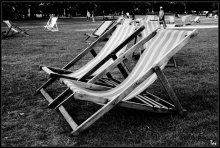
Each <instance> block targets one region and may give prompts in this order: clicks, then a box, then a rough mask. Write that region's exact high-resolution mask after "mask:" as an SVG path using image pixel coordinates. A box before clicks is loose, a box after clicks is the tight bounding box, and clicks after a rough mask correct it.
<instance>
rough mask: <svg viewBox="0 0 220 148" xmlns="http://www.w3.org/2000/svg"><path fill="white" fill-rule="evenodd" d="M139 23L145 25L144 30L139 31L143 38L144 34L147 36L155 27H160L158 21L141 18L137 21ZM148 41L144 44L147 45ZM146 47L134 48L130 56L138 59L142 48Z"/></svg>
mask: <svg viewBox="0 0 220 148" xmlns="http://www.w3.org/2000/svg"><path fill="white" fill-rule="evenodd" d="M139 25H140V26H141V25H144V26H145V30H144V31H142V33H141V38H145V37H146V36H148V35H149V34H151V33H152V32H153V31H155V30H156V29H159V28H161V26H160V23H159V21H146V20H141V21H140V22H139ZM147 44H148V43H146V44H145V46H147ZM144 49H146V48H139V49H138V50H136V51H135V52H134V53H133V55H132V57H133V58H134V59H136V60H137V59H139V57H140V55H141V53H142V52H143V50H144Z"/></svg>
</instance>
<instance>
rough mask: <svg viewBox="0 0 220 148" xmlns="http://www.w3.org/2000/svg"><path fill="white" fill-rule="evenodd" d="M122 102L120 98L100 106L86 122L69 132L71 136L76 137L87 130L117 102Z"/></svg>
mask: <svg viewBox="0 0 220 148" xmlns="http://www.w3.org/2000/svg"><path fill="white" fill-rule="evenodd" d="M120 100H122V98H118V97H117V98H115V99H113V100H111V101H109V102H108V103H107V104H105V105H104V106H102V107H101V108H100V109H99V110H98V111H97V112H95V113H94V114H93V115H92V116H90V117H89V118H88V119H87V120H85V121H84V122H83V123H82V124H81V125H79V126H78V127H76V129H75V130H73V131H72V132H71V134H73V135H78V134H79V133H80V132H82V131H84V130H85V129H87V128H88V127H89V126H91V125H92V124H93V123H94V122H95V121H97V120H98V119H99V118H101V117H102V116H103V115H104V114H105V113H107V112H108V111H109V110H111V109H112V108H113V107H114V106H116V105H117V104H118V102H119V101H120Z"/></svg>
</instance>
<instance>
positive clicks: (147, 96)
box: [49, 29, 198, 135]
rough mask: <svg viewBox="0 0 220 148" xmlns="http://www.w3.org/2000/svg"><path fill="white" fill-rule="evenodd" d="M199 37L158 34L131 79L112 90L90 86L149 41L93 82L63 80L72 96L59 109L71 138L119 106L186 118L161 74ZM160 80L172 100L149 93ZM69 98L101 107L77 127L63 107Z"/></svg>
mask: <svg viewBox="0 0 220 148" xmlns="http://www.w3.org/2000/svg"><path fill="white" fill-rule="evenodd" d="M197 33H198V31H197V30H168V29H161V30H159V31H158V32H157V34H156V35H155V36H154V37H153V38H152V39H151V41H150V43H149V46H148V47H147V48H148V49H146V50H144V52H143V54H142V55H141V57H140V59H139V60H138V62H137V64H136V66H135V67H134V68H133V70H132V71H131V73H130V74H129V76H128V77H127V78H126V79H125V80H124V81H123V82H121V83H120V84H118V85H117V86H115V87H113V88H106V89H103V88H96V90H92V89H90V86H91V83H90V82H91V81H92V82H95V81H96V80H97V79H100V78H101V76H103V75H105V74H107V73H108V72H109V71H111V70H113V69H114V68H115V67H116V66H117V65H118V64H119V63H120V62H122V61H123V60H124V59H125V58H126V57H128V55H129V54H131V52H133V51H134V50H135V49H136V48H138V47H140V46H139V45H140V44H139V43H140V42H142V43H143V40H146V38H144V39H142V40H140V41H139V42H138V43H137V44H135V45H134V46H133V47H131V48H130V49H129V50H127V51H126V52H125V53H123V54H122V55H121V56H120V57H119V58H117V59H116V60H115V61H114V62H113V63H112V64H111V65H110V66H109V67H108V68H106V69H105V70H104V71H102V72H101V73H99V74H98V75H96V76H95V77H94V78H93V79H92V80H90V82H84V84H83V85H82V84H79V83H78V81H75V80H70V79H65V78H61V81H62V82H63V83H64V84H65V85H66V86H67V87H68V88H69V89H70V90H71V91H72V93H70V94H69V95H70V96H71V97H68V98H67V99H65V100H62V102H61V103H60V104H59V105H58V106H57V108H58V109H59V110H60V112H61V113H62V115H63V116H64V117H65V119H66V120H67V121H68V123H69V125H70V126H71V128H72V130H73V131H72V134H74V135H77V134H79V133H80V132H82V131H84V130H85V129H87V128H88V127H90V126H91V125H92V124H93V123H94V122H96V121H97V120H98V119H99V118H101V117H102V116H103V115H104V114H105V113H107V112H108V111H109V110H111V109H112V108H113V107H114V106H116V105H119V106H122V107H127V108H133V109H139V110H145V111H151V112H156V113H172V112H177V113H178V114H180V115H186V113H187V111H186V110H185V109H184V108H183V107H182V105H181V104H180V102H179V100H178V98H177V96H176V95H175V93H174V91H173V89H172V87H171V86H170V84H169V82H168V81H167V79H166V77H165V75H164V73H163V72H162V70H163V69H164V67H165V66H166V64H167V62H168V61H169V59H170V58H171V57H172V56H173V55H174V54H176V53H177V52H178V51H179V50H181V49H182V48H183V47H184V46H185V45H186V44H187V43H188V42H189V41H190V39H191V38H192V37H194V36H195V35H197ZM157 78H158V79H159V80H160V82H161V83H162V86H163V87H164V88H165V90H166V92H167V93H168V96H169V99H162V98H159V97H158V96H155V95H153V94H151V93H148V92H147V91H146V89H147V88H148V87H149V86H150V85H151V84H152V83H153V82H154V81H155V80H156V79H157ZM81 83H83V82H81ZM70 98H74V99H78V100H84V101H91V102H94V103H97V104H99V105H102V107H101V108H100V109H99V110H98V111H97V112H95V113H94V114H93V115H91V116H90V117H89V118H88V119H86V120H85V121H84V122H82V123H80V124H79V125H78V123H76V122H75V121H74V120H73V118H72V117H71V116H70V115H69V114H68V113H67V111H66V110H65V108H64V106H63V103H64V102H65V101H67V100H68V99H70ZM49 100H50V102H53V99H52V98H49Z"/></svg>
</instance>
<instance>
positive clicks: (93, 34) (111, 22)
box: [85, 21, 115, 41]
mask: <svg viewBox="0 0 220 148" xmlns="http://www.w3.org/2000/svg"><path fill="white" fill-rule="evenodd" d="M106 22H110V23H109V24H108V26H107V27H106V28H104V30H103V31H102V33H101V34H100V35H97V34H96V32H97V31H98V30H99V29H100V28H101V27H102V26H103V25H104V24H105V23H106ZM114 22H115V21H103V22H102V23H101V24H100V25H99V26H98V27H97V28H96V29H95V30H94V31H93V32H92V33H85V35H86V36H87V38H86V39H85V41H87V40H88V39H89V38H91V37H92V38H98V37H100V36H101V35H102V34H103V33H105V32H106V31H107V30H108V29H109V28H110V27H111V26H112V25H113V24H114Z"/></svg>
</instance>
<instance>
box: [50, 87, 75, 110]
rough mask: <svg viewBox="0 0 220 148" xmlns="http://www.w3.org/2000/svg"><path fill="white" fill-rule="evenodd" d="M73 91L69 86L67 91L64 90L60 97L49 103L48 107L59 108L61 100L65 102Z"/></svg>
mask: <svg viewBox="0 0 220 148" xmlns="http://www.w3.org/2000/svg"><path fill="white" fill-rule="evenodd" d="M71 92H72V91H71V90H70V89H69V88H67V89H66V90H65V91H63V92H62V93H61V94H60V95H59V96H58V97H56V98H55V99H54V100H53V102H51V103H50V104H49V105H48V108H51V109H53V108H57V107H58V105H59V104H60V102H63V100H64V99H65V97H66V96H67V95H68V94H70V93H71Z"/></svg>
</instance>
